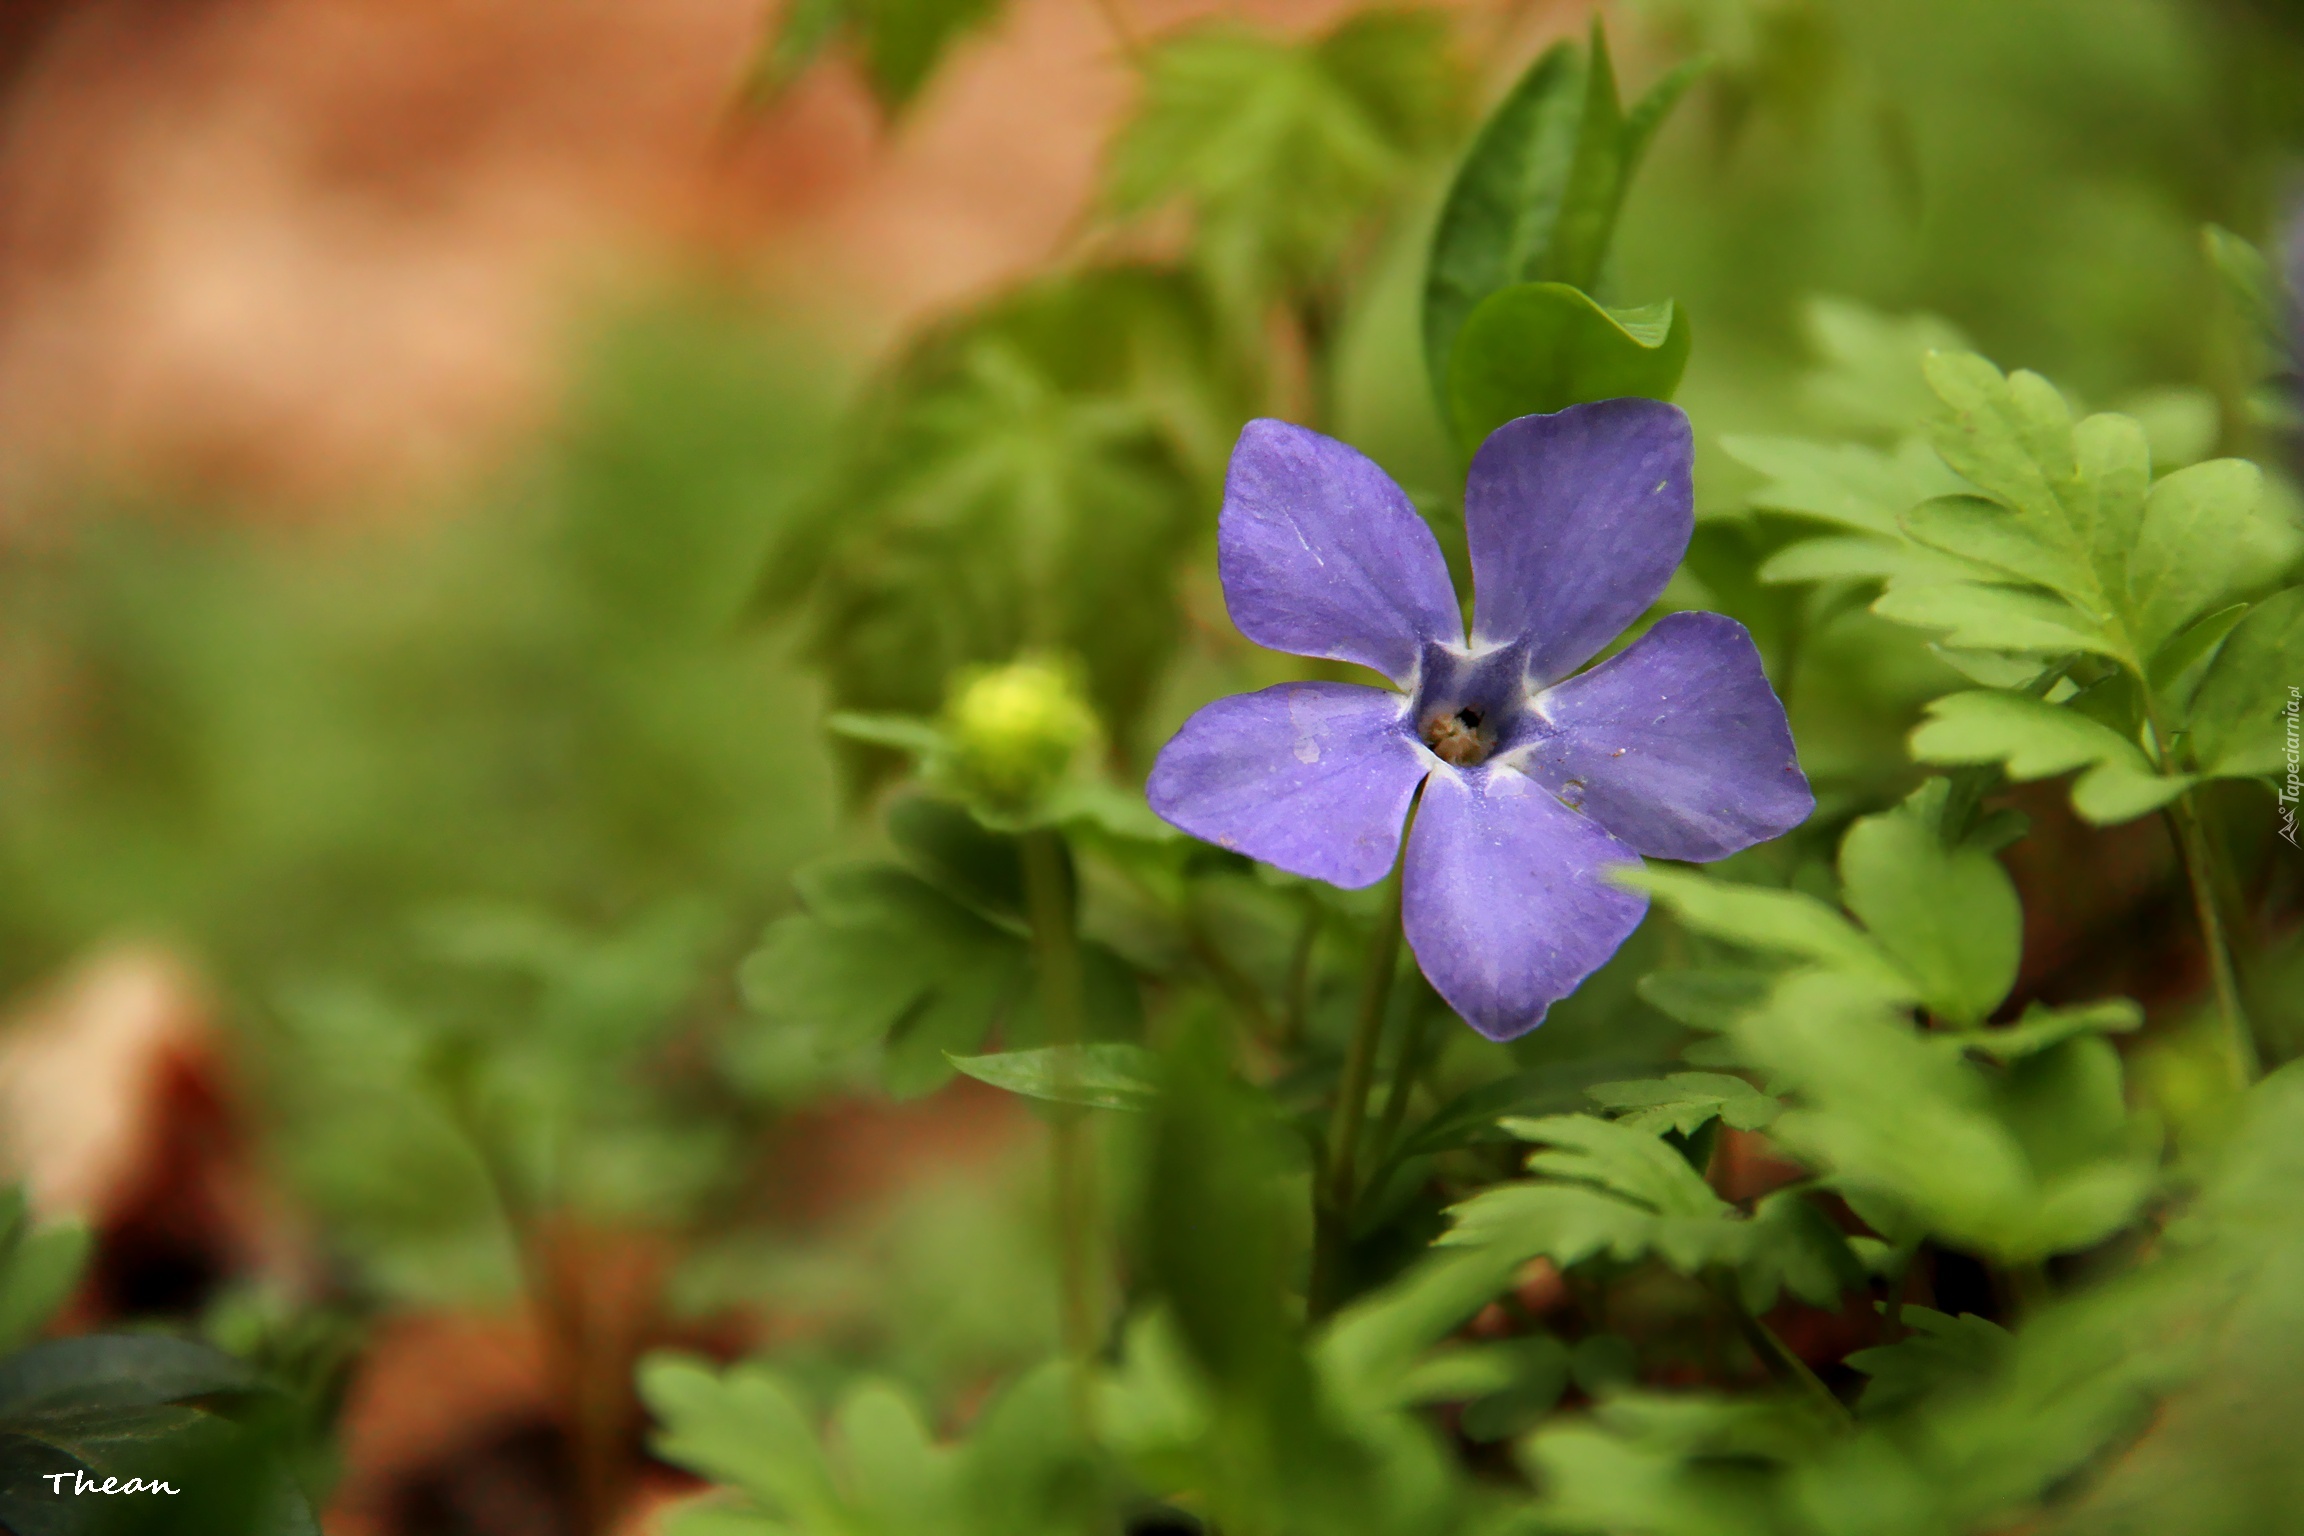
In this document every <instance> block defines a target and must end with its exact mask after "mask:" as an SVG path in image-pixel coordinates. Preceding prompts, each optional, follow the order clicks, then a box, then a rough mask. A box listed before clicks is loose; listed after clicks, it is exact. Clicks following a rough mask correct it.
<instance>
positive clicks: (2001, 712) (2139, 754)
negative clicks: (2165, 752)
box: [1912, 692, 2191, 826]
mask: <svg viewBox="0 0 2304 1536" xmlns="http://www.w3.org/2000/svg"><path fill="white" fill-rule="evenodd" d="M1928 714H1929V718H1928V720H1927V721H1926V722H1925V723H1923V724H1922V725H1921V726H1920V728H1919V729H1918V730H1916V731H1914V732H1913V733H1912V755H1913V756H1914V757H1916V758H1918V759H1920V761H1922V762H1924V763H1999V764H2001V765H2002V766H2003V768H2004V769H2005V771H2006V772H2007V774H2008V776H2009V777H2010V778H2012V779H2016V780H2018V781H2022V780H2026V779H2045V778H2052V777H2054V776H2055V775H2057V774H2060V773H2069V772H2071V771H2072V770H2073V769H2075V768H2082V769H2085V770H2086V771H2085V772H2084V773H2082V774H2081V776H2080V778H2079V780H2078V781H2077V782H2075V783H2074V785H2073V786H2072V805H2073V808H2074V809H2075V810H2077V811H2079V812H2080V814H2081V815H2082V816H2084V817H2086V818H2087V819H2088V820H2090V821H2092V822H2095V823H2096V824H2098V825H2099V826H2109V825H2113V824H2115V823H2118V822H2122V821H2131V820H2133V819H2135V818H2136V817H2138V816H2141V815H2143V814H2145V813H2146V812H2147V811H2153V810H2157V809H2158V808H2159V807H2161V806H2163V805H2165V804H2167V803H2168V802H2169V801H2170V800H2173V799H2175V798H2176V796H2177V795H2179V794H2181V793H2183V791H2184V788H2185V786H2186V785H2188V784H2189V783H2191V779H2190V778H2189V777H2188V776H2185V775H2181V774H2179V775H2167V776H2163V775H2160V774H2157V773H2154V772H2153V770H2152V765H2151V763H2150V761H2149V760H2147V759H2146V758H2145V756H2144V750H2143V748H2141V747H2139V746H2137V745H2136V744H2135V743H2134V742H2132V741H2128V740H2126V739H2124V738H2123V737H2121V736H2120V735H2119V734H2118V733H2117V732H2115V731H2113V730H2112V729H2111V728H2110V727H2109V726H2106V725H2104V724H2103V723H2102V722H2100V721H2097V720H2092V719H2090V718H2089V717H2088V716H2086V715H2084V714H2081V713H2080V712H2079V711H2077V710H2073V709H2066V708H2062V707H2060V706H2058V705H2054V704H2049V703H2045V702H2043V701H2041V700H2039V699H2033V698H2027V697H2025V696H2023V695H2021V694H2013V693H1998V692H1970V693H1955V694H1949V695H1947V696H1946V697H1944V698H1941V699H1937V700H1934V701H1933V702H1931V703H1930V704H1929V706H1928Z"/></svg>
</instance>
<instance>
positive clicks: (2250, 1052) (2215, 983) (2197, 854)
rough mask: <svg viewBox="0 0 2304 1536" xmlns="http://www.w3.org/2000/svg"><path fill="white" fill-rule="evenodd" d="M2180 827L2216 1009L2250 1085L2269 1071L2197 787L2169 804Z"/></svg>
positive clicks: (2244, 1084) (2170, 813) (2242, 1079)
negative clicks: (2227, 927) (2248, 1005)
mask: <svg viewBox="0 0 2304 1536" xmlns="http://www.w3.org/2000/svg"><path fill="white" fill-rule="evenodd" d="M2168 819H2169V821H2170V822H2171V823H2172V824H2173V825H2174V827H2175V829H2176V848H2177V851H2178V853H2179V854H2180V855H2181V856H2182V858H2183V860H2184V879H2185V883H2186V884H2187V885H2189V886H2191V887H2192V910H2193V912H2194V914H2195V915H2196V916H2197V918H2198V920H2199V923H2200V941H2201V943H2202V945H2203V946H2204V947H2205V948H2206V949H2207V951H2208V980H2209V984H2210V986H2211V987H2213V988H2214V990H2215V994H2216V1012H2217V1014H2218V1016H2219V1017H2221V1018H2222V1019H2223V1021H2224V1033H2225V1037H2226V1039H2227V1041H2228V1042H2229V1044H2230V1047H2231V1050H2232V1056H2233V1063H2234V1066H2235V1067H2236V1069H2237V1070H2238V1072H2239V1074H2240V1086H2241V1087H2243V1088H2245V1087H2247V1086H2248V1085H2249V1084H2250V1083H2253V1082H2254V1081H2256V1079H2257V1077H2258V1076H2259V1075H2261V1073H2262V1072H2263V1069H2264V1066H2263V1060H2262V1058H2261V1057H2260V1056H2259V1055H2258V1053H2257V1049H2256V1034H2255V1031H2254V1030H2253V1029H2251V1028H2250V1027H2249V1024H2248V1014H2247V1011H2246V1009H2245V1008H2243V1007H2242V1005H2241V1002H2240V978H2239V974H2238V973H2237V972H2236V971H2235V970H2234V969H2233V967H2232V945H2231V941H2230V939H2229V938H2228V937H2227V936H2226V934H2225V932H2224V915H2223V913H2222V912H2221V911H2219V910H2218V907H2217V902H2216V861H2215V855H2214V852H2213V850H2212V849H2211V848H2210V846H2209V842H2208V829H2207V828H2206V827H2205V826H2203V825H2202V824H2201V820H2200V808H2199V806H2198V805H2197V804H2195V803H2194V802H2193V799H2192V793H2191V791H2189V790H2187V791H2185V792H2184V793H2183V794H2181V795H2178V796H2177V797H2176V799H2175V801H2174V803H2173V804H2171V805H2170V806H2169V807H2168Z"/></svg>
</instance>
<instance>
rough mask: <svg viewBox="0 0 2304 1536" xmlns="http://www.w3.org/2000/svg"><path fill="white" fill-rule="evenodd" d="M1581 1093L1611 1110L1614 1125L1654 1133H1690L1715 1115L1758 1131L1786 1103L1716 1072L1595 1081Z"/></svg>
mask: <svg viewBox="0 0 2304 1536" xmlns="http://www.w3.org/2000/svg"><path fill="white" fill-rule="evenodd" d="M1584 1091H1585V1093H1586V1094H1588V1095H1589V1096H1590V1097H1591V1099H1592V1100H1593V1102H1594V1103H1596V1104H1599V1105H1600V1106H1601V1107H1602V1108H1604V1109H1608V1110H1611V1111H1613V1112H1614V1113H1615V1118H1616V1123H1617V1124H1619V1125H1628V1126H1630V1127H1632V1128H1633V1129H1634V1130H1637V1131H1647V1132H1649V1133H1650V1134H1652V1135H1660V1134H1662V1133H1663V1132H1665V1131H1675V1132H1677V1133H1679V1134H1680V1135H1682V1136H1693V1135H1694V1134H1695V1133H1696V1132H1697V1131H1698V1130H1699V1129H1701V1128H1702V1127H1703V1125H1704V1124H1705V1122H1707V1121H1709V1120H1714V1119H1718V1120H1720V1121H1722V1122H1724V1123H1725V1124H1728V1125H1731V1126H1734V1127H1735V1128H1736V1129H1737V1130H1740V1131H1757V1130H1762V1129H1764V1128H1766V1126H1767V1125H1768V1123H1769V1122H1770V1121H1772V1120H1774V1119H1775V1118H1776V1116H1777V1113H1778V1112H1779V1111H1780V1110H1782V1109H1783V1107H1784V1106H1783V1104H1782V1103H1781V1102H1780V1101H1778V1100H1777V1098H1776V1097H1775V1096H1774V1095H1773V1094H1766V1093H1762V1092H1761V1091H1760V1090H1759V1089H1757V1088H1755V1087H1753V1086H1752V1085H1751V1084H1750V1083H1748V1082H1746V1081H1744V1079H1742V1078H1740V1077H1729V1076H1727V1075H1726V1074H1725V1073H1720V1072H1675V1073H1673V1074H1672V1075H1671V1076H1669V1077H1663V1078H1647V1079H1641V1080H1637V1081H1633V1082H1628V1083H1596V1084H1594V1085H1593V1086H1592V1087H1590V1088H1587V1089H1585V1090H1584Z"/></svg>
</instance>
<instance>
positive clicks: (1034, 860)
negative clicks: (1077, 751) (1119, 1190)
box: [1023, 828, 1099, 1437]
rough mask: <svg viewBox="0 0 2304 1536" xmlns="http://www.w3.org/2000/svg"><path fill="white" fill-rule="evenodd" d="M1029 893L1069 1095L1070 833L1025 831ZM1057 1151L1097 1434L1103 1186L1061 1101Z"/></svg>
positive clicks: (1070, 1305)
mask: <svg viewBox="0 0 2304 1536" xmlns="http://www.w3.org/2000/svg"><path fill="white" fill-rule="evenodd" d="M1023 845H1024V846H1023V854H1024V896H1025V903H1026V906H1027V907H1028V908H1029V910H1030V912H1031V917H1032V954H1033V960H1034V962H1035V968H1036V969H1037V970H1038V972H1039V980H1040V1012H1041V1017H1042V1020H1043V1022H1044V1024H1045V1027H1046V1030H1047V1037H1048V1043H1049V1044H1050V1045H1051V1046H1054V1047H1056V1048H1057V1052H1058V1054H1057V1056H1056V1073H1057V1083H1056V1091H1057V1093H1058V1094H1059V1095H1062V1094H1063V1092H1064V1086H1065V1085H1064V1082H1063V1078H1064V1076H1065V1075H1066V1074H1067V1073H1068V1072H1069V1071H1070V1070H1071V1050H1070V1048H1072V1047H1076V1046H1078V1045H1079V1044H1080V1039H1081V1014H1082V1012H1083V1008H1082V998H1083V992H1082V986H1081V979H1080V940H1079V935H1078V934H1077V933H1076V932H1075V931H1074V929H1073V922H1072V882H1071V878H1070V875H1069V873H1068V871H1067V870H1066V868H1065V857H1064V842H1063V839H1062V837H1061V836H1060V835H1059V834H1057V833H1055V832H1052V831H1049V830H1047V829H1046V828H1039V829H1036V830H1034V831H1031V832H1027V833H1025V834H1024V838H1023ZM1050 1122H1051V1123H1050V1134H1049V1154H1050V1161H1051V1164H1052V1170H1051V1171H1052V1175H1053V1181H1054V1184H1055V1197H1056V1245H1057V1292H1058V1306H1059V1319H1060V1323H1059V1326H1060V1329H1061V1335H1062V1340H1063V1346H1064V1354H1065V1358H1066V1359H1068V1360H1070V1361H1071V1362H1072V1393H1073V1402H1072V1406H1073V1412H1074V1415H1075V1417H1076V1418H1077V1420H1078V1421H1079V1423H1080V1424H1081V1425H1082V1426H1083V1428H1084V1429H1086V1430H1088V1432H1089V1433H1090V1435H1091V1437H1093V1429H1092V1427H1091V1420H1090V1417H1089V1414H1090V1408H1091V1406H1092V1402H1091V1399H1092V1396H1093V1394H1092V1391H1091V1372H1092V1370H1093V1368H1094V1364H1095V1359H1096V1345H1097V1339H1098V1333H1099V1330H1098V1327H1097V1320H1096V1311H1097V1307H1096V1285H1097V1277H1096V1249H1095V1236H1096V1184H1095V1166H1094V1153H1093V1148H1091V1147H1090V1145H1089V1142H1088V1121H1087V1112H1086V1111H1085V1110H1083V1109H1082V1108H1081V1107H1080V1106H1079V1105H1077V1104H1070V1103H1063V1102H1059V1103H1058V1104H1057V1105H1056V1106H1055V1112H1054V1114H1053V1115H1052V1116H1051V1117H1050Z"/></svg>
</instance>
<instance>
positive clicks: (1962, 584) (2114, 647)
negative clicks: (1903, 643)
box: [1872, 581, 2126, 658]
mask: <svg viewBox="0 0 2304 1536" xmlns="http://www.w3.org/2000/svg"><path fill="white" fill-rule="evenodd" d="M1872 611H1873V612H1874V613H1877V614H1879V615H1880V616H1881V617H1882V618H1884V619H1894V620H1895V621H1896V622H1897V623H1899V624H1909V625H1912V626H1913V627H1914V628H1916V629H1936V630H1942V631H1944V632H1945V635H1944V643H1945V644H1947V645H1951V646H1958V647H1960V648H1962V649H1966V650H1978V651H2037V652H2040V653H2042V654H2044V655H2051V656H2057V655H2064V654H2067V653H2069V652H2073V651H2087V652H2091V653H2093V654H2096V655H2100V656H2111V657H2115V658H2118V657H2123V656H2125V655H2126V647H2125V645H2124V644H2123V643H2122V642H2121V640H2119V639H2118V638H2117V637H2115V636H2113V635H2112V634H2110V633H2108V632H2107V631H2106V630H2105V629H2104V628H2103V626H2101V625H2099V624H2097V623H2096V622H2094V621H2093V620H2091V619H2090V618H2089V617H2088V616H2087V615H2086V614H2083V613H2081V612H2079V611H2078V610H2077V609H2075V608H2073V607H2072V605H2071V604H2069V603H2067V602H2065V601H2063V600H2062V599H2060V598H2057V597H2054V596H2051V595H2050V594H2048V593H2045V592H2032V591H2026V590H2023V589H2020V588H2017V587H2001V586H1984V585H1980V584H1978V583H1976V582H1969V581H1914V582H1912V583H1910V584H1905V583H1901V582H1899V583H1897V584H1895V585H1893V586H1891V587H1889V589H1888V590H1887V591H1886V592H1883V593H1882V594H1880V596H1879V598H1878V599H1876V600H1875V601H1874V602H1873V604H1872Z"/></svg>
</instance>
